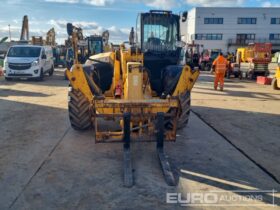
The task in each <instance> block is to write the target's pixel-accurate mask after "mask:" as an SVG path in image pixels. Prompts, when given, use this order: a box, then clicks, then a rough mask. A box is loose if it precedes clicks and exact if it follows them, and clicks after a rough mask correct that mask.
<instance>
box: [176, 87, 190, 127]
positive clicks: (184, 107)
mask: <svg viewBox="0 0 280 210" xmlns="http://www.w3.org/2000/svg"><path fill="white" fill-rule="evenodd" d="M179 101H180V106H181V111H180V115H179V116H180V117H179V120H178V122H177V128H178V129H182V128H184V127H185V126H186V125H187V124H188V122H189V117H190V112H191V94H190V92H189V91H186V92H185V93H182V94H180V96H179Z"/></svg>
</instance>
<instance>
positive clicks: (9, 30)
mask: <svg viewBox="0 0 280 210" xmlns="http://www.w3.org/2000/svg"><path fill="white" fill-rule="evenodd" d="M8 26H9V37H10V42H11V41H12V36H11V25H10V24H9V25H8Z"/></svg>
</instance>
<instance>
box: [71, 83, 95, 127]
mask: <svg viewBox="0 0 280 210" xmlns="http://www.w3.org/2000/svg"><path fill="white" fill-rule="evenodd" d="M68 96H69V102H68V112H69V120H70V123H71V126H72V128H74V129H75V130H88V129H89V128H91V126H92V122H91V112H90V103H89V101H88V100H87V99H86V97H85V96H84V95H83V94H82V92H81V91H78V90H74V89H73V88H72V87H70V88H69V93H68Z"/></svg>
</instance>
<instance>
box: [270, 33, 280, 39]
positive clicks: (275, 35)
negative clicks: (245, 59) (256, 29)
mask: <svg viewBox="0 0 280 210" xmlns="http://www.w3.org/2000/svg"><path fill="white" fill-rule="evenodd" d="M269 40H280V34H269Z"/></svg>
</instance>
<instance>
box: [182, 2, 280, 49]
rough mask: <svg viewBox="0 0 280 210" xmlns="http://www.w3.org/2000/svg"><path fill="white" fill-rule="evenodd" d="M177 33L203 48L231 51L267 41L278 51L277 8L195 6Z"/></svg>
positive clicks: (279, 15)
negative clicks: (179, 32)
mask: <svg viewBox="0 0 280 210" xmlns="http://www.w3.org/2000/svg"><path fill="white" fill-rule="evenodd" d="M181 34H182V35H183V39H184V40H185V41H186V42H187V43H192V42H194V43H195V44H199V45H201V47H202V48H204V49H221V50H222V51H223V52H234V51H235V50H236V49H237V48H238V47H242V46H246V45H248V44H249V43H253V42H255V43H256V42H261V43H263V42H271V43H272V44H273V51H279V50H280V8H240V7H236V8H227V7H218V8H214V7H196V8H193V9H191V10H190V11H189V12H188V15H187V19H186V21H185V22H182V25H181Z"/></svg>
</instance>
